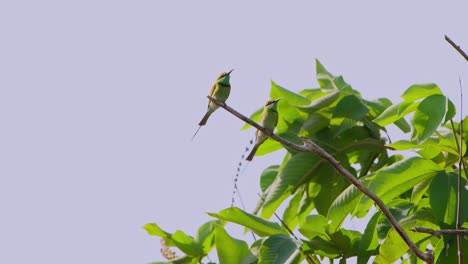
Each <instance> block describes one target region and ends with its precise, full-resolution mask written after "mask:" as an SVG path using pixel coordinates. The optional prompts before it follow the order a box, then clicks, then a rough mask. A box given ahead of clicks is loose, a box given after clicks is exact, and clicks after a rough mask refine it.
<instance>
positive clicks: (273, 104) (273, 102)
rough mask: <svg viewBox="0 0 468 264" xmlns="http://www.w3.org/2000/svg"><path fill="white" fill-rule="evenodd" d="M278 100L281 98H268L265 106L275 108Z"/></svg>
mask: <svg viewBox="0 0 468 264" xmlns="http://www.w3.org/2000/svg"><path fill="white" fill-rule="evenodd" d="M279 100H281V98H278V99H270V100H268V101H267V102H266V103H265V107H268V109H273V110H276V106H277V104H278V101H279Z"/></svg>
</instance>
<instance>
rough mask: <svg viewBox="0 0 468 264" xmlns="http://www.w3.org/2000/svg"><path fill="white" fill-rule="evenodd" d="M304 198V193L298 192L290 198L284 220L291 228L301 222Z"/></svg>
mask: <svg viewBox="0 0 468 264" xmlns="http://www.w3.org/2000/svg"><path fill="white" fill-rule="evenodd" d="M301 199H302V193H301V192H296V194H295V195H294V196H293V197H292V198H291V200H289V204H288V206H287V207H286V209H285V210H284V213H283V222H284V224H285V225H286V226H287V227H288V228H289V229H293V230H294V229H295V228H296V226H297V224H298V223H299V215H298V214H297V212H298V211H299V206H300V202H301Z"/></svg>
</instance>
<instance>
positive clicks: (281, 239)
mask: <svg viewBox="0 0 468 264" xmlns="http://www.w3.org/2000/svg"><path fill="white" fill-rule="evenodd" d="M296 249H297V245H296V243H295V242H294V240H292V239H291V238H290V237H289V236H287V235H273V236H271V237H269V238H267V239H266V240H265V241H264V242H263V244H262V247H261V248H260V256H259V258H258V264H282V263H285V262H286V261H287V260H288V259H289V257H290V256H291V255H292V254H293V253H294V251H296Z"/></svg>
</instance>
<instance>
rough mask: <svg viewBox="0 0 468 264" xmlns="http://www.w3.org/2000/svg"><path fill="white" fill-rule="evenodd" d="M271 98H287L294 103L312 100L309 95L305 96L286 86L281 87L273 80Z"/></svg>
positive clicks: (308, 102) (306, 102) (305, 103)
mask: <svg viewBox="0 0 468 264" xmlns="http://www.w3.org/2000/svg"><path fill="white" fill-rule="evenodd" d="M270 98H272V99H276V98H281V100H285V101H287V102H288V103H290V104H292V105H308V104H310V100H309V99H308V98H307V97H304V96H302V95H300V94H297V93H294V92H292V91H290V90H288V89H286V88H284V87H281V86H279V85H278V84H276V83H275V82H273V81H271V90H270Z"/></svg>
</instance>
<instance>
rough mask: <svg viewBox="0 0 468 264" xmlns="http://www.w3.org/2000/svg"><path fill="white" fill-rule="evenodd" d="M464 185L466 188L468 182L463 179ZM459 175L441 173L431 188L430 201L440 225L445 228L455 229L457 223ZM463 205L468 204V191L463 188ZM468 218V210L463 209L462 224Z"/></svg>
mask: <svg viewBox="0 0 468 264" xmlns="http://www.w3.org/2000/svg"><path fill="white" fill-rule="evenodd" d="M462 185H463V186H466V180H465V179H462ZM457 187H458V175H457V174H456V173H453V172H451V173H448V174H447V173H445V172H440V173H438V174H437V176H436V177H434V179H433V180H432V182H431V185H430V187H429V191H428V193H429V201H430V204H431V208H432V211H433V213H434V216H435V218H436V219H437V222H438V223H439V225H441V226H442V227H444V228H454V227H455V222H456V208H457V189H458V188H457ZM461 203H462V204H464V205H466V204H468V191H467V190H466V189H465V188H461ZM467 216H468V208H467V207H466V206H462V207H461V211H460V218H461V220H462V222H464V221H465V220H466V218H467Z"/></svg>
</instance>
